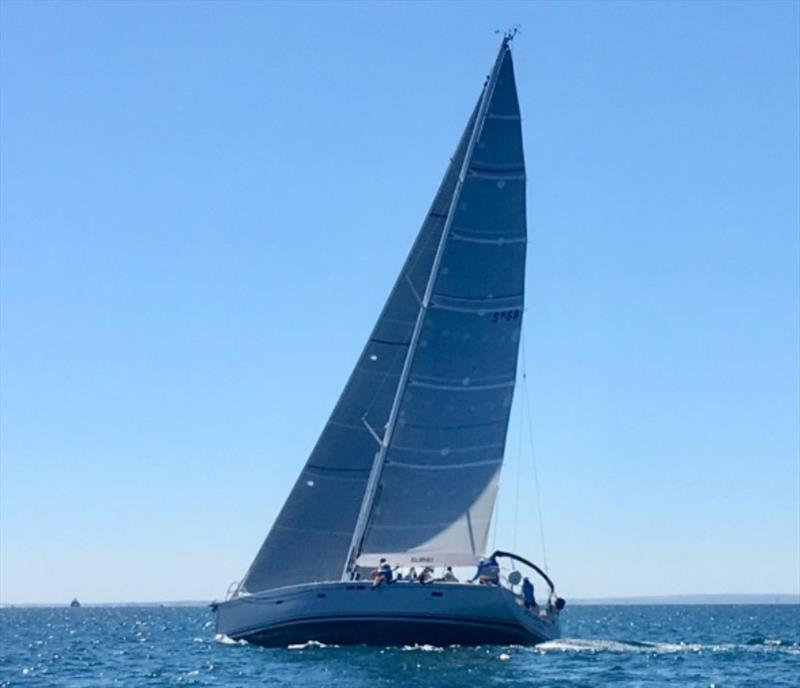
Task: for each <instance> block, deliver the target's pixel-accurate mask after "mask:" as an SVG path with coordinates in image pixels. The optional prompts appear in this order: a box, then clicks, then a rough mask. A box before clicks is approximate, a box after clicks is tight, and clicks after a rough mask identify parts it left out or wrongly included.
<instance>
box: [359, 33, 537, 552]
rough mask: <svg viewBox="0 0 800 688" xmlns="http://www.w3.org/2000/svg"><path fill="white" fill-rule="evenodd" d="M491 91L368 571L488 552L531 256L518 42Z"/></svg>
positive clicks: (388, 462) (370, 540)
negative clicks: (385, 561) (515, 60)
mask: <svg viewBox="0 0 800 688" xmlns="http://www.w3.org/2000/svg"><path fill="white" fill-rule="evenodd" d="M485 88H486V89H487V90H485V96H484V97H485V98H487V99H488V103H487V106H486V107H485V108H483V109H482V113H483V114H484V115H485V117H478V118H477V121H476V122H475V125H474V126H475V127H476V132H475V145H474V147H473V148H472V151H471V155H469V156H468V158H469V159H467V160H466V162H465V164H464V173H465V174H464V178H463V184H461V185H457V187H456V189H455V198H454V199H453V203H452V219H451V220H450V221H449V222H447V224H446V229H447V232H448V233H447V236H446V238H445V241H444V243H443V244H442V247H441V256H440V258H441V259H440V262H439V264H438V270H436V271H435V274H433V275H432V278H431V279H432V291H431V293H430V296H431V299H430V303H429V305H428V307H427V308H426V309H425V311H424V313H423V314H422V318H421V327H420V330H419V336H418V340H417V346H416V348H415V350H413V351H410V352H409V356H410V359H409V369H408V377H407V384H406V385H405V388H404V389H403V390H401V392H400V396H399V397H398V400H399V407H398V413H397V415H396V417H397V421H396V425H395V427H394V428H393V429H392V432H391V433H389V435H388V437H389V443H388V447H387V450H386V452H385V458H384V462H383V465H382V467H381V474H380V481H379V486H378V490H377V492H376V494H375V497H374V501H373V503H372V511H371V513H370V517H369V521H368V524H367V529H366V534H365V537H364V539H363V542H362V544H361V548H360V557H359V559H358V563H359V564H361V565H372V564H374V563H376V562H377V560H378V558H379V557H381V556H387V557H389V560H390V561H391V562H392V563H401V564H408V563H415V562H426V563H432V564H436V565H446V564H451V565H463V564H469V563H473V562H475V561H476V559H477V558H478V557H480V556H481V555H482V554H483V553H484V551H485V548H486V541H487V536H488V531H489V523H490V519H491V513H492V510H493V507H494V500H495V495H496V492H497V486H498V481H499V476H500V467H501V464H502V460H503V453H504V449H505V441H506V431H507V428H508V418H509V411H510V407H511V402H512V396H513V391H514V382H515V378H516V364H517V354H518V347H519V338H520V328H521V323H522V312H523V292H524V274H525V250H526V225H525V167H524V159H523V151H522V134H521V126H520V112H519V105H518V101H517V93H516V86H515V83H514V70H513V65H512V59H511V52H510V50H509V47H508V45H507V41H504V43H503V47H502V49H501V53H500V55H499V56H498V63H496V65H495V69H494V70H493V78H492V79H490V82H489V84H488V85H487V87H485ZM462 145H463V141H462ZM444 205H447V204H442V206H440V207H443V206H444ZM426 255H427V254H426ZM434 267H435V266H434ZM418 291H419V292H420V293H422V288H420V287H418ZM409 313H410V309H409ZM407 325H408V321H404V326H407ZM404 332H408V330H404ZM393 370H394V371H396V370H397V369H393Z"/></svg>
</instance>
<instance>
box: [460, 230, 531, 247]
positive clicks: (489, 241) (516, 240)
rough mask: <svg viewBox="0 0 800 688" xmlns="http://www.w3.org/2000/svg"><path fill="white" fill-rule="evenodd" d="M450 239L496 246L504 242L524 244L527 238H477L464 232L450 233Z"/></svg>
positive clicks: (502, 244) (503, 244)
mask: <svg viewBox="0 0 800 688" xmlns="http://www.w3.org/2000/svg"><path fill="white" fill-rule="evenodd" d="M450 238H451V239H456V240H457V241H466V242H467V243H470V244H496V245H497V246H505V245H506V244H525V243H527V242H528V240H527V239H526V238H525V237H519V238H516V237H515V238H513V239H506V238H505V237H500V238H498V239H478V238H477V237H468V236H465V235H464V234H454V233H451V234H450Z"/></svg>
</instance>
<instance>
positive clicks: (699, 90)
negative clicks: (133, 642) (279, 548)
mask: <svg viewBox="0 0 800 688" xmlns="http://www.w3.org/2000/svg"><path fill="white" fill-rule="evenodd" d="M798 7H799V6H798V3H796V2H772V3H770V2H758V3H748V2H732V3H716V2H698V3H681V2H669V3H647V2H632V3H613V2H603V3H588V2H586V3H568V2H564V3H547V2H542V3H520V4H515V3H507V4H504V3H467V4H461V3H435V4H426V3H421V2H420V3H408V4H391V3H375V4H369V3H365V4H336V3H332V2H331V3H327V2H326V3H320V4H311V3H305V4H276V3H242V4H237V3H233V2H226V3H219V4H210V3H209V4H203V3H166V2H157V3H155V2H154V3H141V4H133V3H130V4H129V3H123V2H114V3H91V4H80V3H73V2H69V3H67V2H64V3H46V2H31V3H16V2H8V1H6V2H2V3H0V20H1V21H2V35H1V36H0V38H1V40H0V46H1V47H0V56H1V57H2V72H1V74H0V77H1V79H2V81H1V82H0V86H1V88H0V105H1V106H2V111H1V113H0V114H1V120H2V121H1V122H0V124H1V130H0V134H1V141H0V145H1V148H0V152H1V154H2V157H1V158H0V192H1V194H2V195H1V197H0V201H1V204H0V205H1V207H0V220H1V221H2V245H1V246H0V248H1V249H2V251H1V258H2V283H1V285H0V286H2V294H1V297H0V298H1V301H0V306H1V310H0V325H1V326H2V327H1V332H0V363H1V364H2V369H1V371H0V372H1V378H0V382H1V383H2V387H1V396H0V430H1V433H0V437H1V441H2V444H1V445H0V448H1V449H2V455H1V456H2V469H1V472H0V517H1V520H0V536H1V538H2V539H1V541H0V548H1V549H0V600H2V601H3V602H20V601H53V602H63V601H66V600H69V599H71V598H72V596H73V595H77V596H78V597H79V598H81V599H82V600H87V601H119V600H167V599H188V598H211V597H215V596H219V595H221V594H223V593H224V591H225V588H226V587H227V585H228V583H229V582H230V581H232V580H234V579H236V578H239V577H240V576H241V575H242V574H243V572H244V570H245V569H246V567H247V566H248V564H249V562H250V560H251V558H252V556H253V555H254V554H255V552H256V549H257V548H258V546H259V545H260V543H261V541H262V539H263V537H264V535H265V533H266V532H267V529H268V528H269V526H270V525H271V523H272V520H273V518H274V517H275V515H276V513H277V511H278V509H279V508H280V506H281V504H282V502H283V499H284V498H285V497H286V495H287V493H288V491H289V489H290V487H291V485H292V483H293V481H294V480H295V477H296V475H297V473H298V471H299V469H300V467H301V466H302V464H303V463H304V461H305V459H306V457H307V454H308V452H309V450H310V448H311V447H312V445H313V443H314V441H315V440H316V438H317V435H318V433H319V431H320V429H321V428H322V426H323V424H324V422H325V420H326V418H327V415H328V413H329V412H330V410H331V408H332V406H333V403H334V402H335V400H336V398H337V396H338V394H339V391H340V389H341V387H342V385H343V384H344V381H345V380H346V378H347V376H348V374H349V371H350V368H351V366H352V365H353V363H354V361H355V359H356V357H357V356H358V353H359V352H360V350H361V347H362V345H363V343H364V340H365V337H366V336H367V334H368V332H369V330H370V329H371V327H372V323H373V321H374V319H375V317H376V316H377V314H378V312H379V310H380V308H381V306H382V303H383V300H384V298H385V296H386V294H387V292H388V290H389V288H390V286H391V284H392V282H393V281H394V278H395V276H396V273H397V272H398V270H399V268H400V265H401V263H402V261H403V259H404V257H405V254H406V252H407V250H408V248H409V247H410V245H411V242H412V240H413V237H414V236H415V234H416V231H417V229H418V226H419V224H420V221H421V219H422V218H423V216H424V213H425V212H426V210H427V207H428V204H429V202H430V199H431V198H432V195H433V193H434V190H435V188H436V185H437V183H438V180H439V177H440V175H441V174H442V172H443V170H444V167H445V164H446V161H447V159H448V156H449V155H450V153H451V152H452V150H453V148H454V146H455V143H456V139H457V137H458V135H459V134H460V132H461V129H462V127H463V125H464V122H465V120H466V117H467V115H468V114H469V111H470V109H471V107H472V105H473V104H474V101H475V98H476V97H477V94H478V92H479V90H480V87H481V85H482V83H483V79H484V76H485V74H486V73H487V71H488V69H489V67H490V65H491V62H492V59H493V57H494V54H495V51H496V48H497V43H498V37H497V36H496V35H494V33H493V30H494V29H496V28H505V27H508V26H510V25H512V24H514V23H520V24H521V25H522V29H523V31H522V34H521V35H520V36H519V37H518V38H517V40H516V45H515V60H516V67H517V74H518V87H519V92H520V99H521V107H522V111H523V117H524V136H525V146H526V154H527V161H528V175H529V187H528V194H529V231H530V234H531V246H530V252H529V272H528V304H529V307H528V312H527V323H526V340H527V344H526V348H527V360H528V368H529V378H530V388H531V394H532V397H533V406H534V423H535V444H536V452H537V457H538V462H539V470H540V477H541V480H542V483H543V488H544V494H543V511H544V517H545V528H546V535H547V538H548V559H549V564H550V570H551V573H552V574H553V575H554V577H555V578H556V580H557V582H558V585H559V588H560V592H561V593H562V594H563V595H565V596H567V597H570V596H572V597H576V596H594V595H624V594H631V595H633V594H667V593H714V592H793V591H794V592H797V591H798V585H799V584H798V580H800V437H799V434H800V431H799V430H798V423H799V421H798V418H800V391H799V388H800V369H799V368H800V363H799V360H800V334H799V333H800V308H799V307H798V292H799V291H800V268H799V263H800V243H799V241H798V231H799V230H798V226H799V225H800V199H799V198H798V188H799V185H800V153H799V152H798V151H799V148H800V141H799V134H798V128H799V124H798V118H799V113H800V85H799V84H798V78H799V77H798V74H800V64H799V59H800V58H798V55H799V54H800V29H799V28H798V27H799V26H800V13H799V10H798ZM516 423H517V414H516V412H515V413H514V420H513V424H514V425H516ZM509 437H510V438H511V441H510V443H509V451H508V452H507V459H508V462H509V465H508V466H507V469H506V472H505V475H504V488H503V490H502V491H501V503H500V510H499V529H498V534H497V544H498V546H499V545H505V546H511V544H512V540H513V528H512V524H513V512H514V509H513V501H514V500H513V494H514V483H515V471H516V469H515V462H516V461H517V456H518V454H517V449H516V439H515V438H516V437H517V434H516V429H515V427H514V426H512V428H511V433H510V435H509ZM523 460H524V461H525V470H524V471H523V474H522V475H523V482H522V494H523V498H522V502H523V503H522V508H521V515H520V524H521V525H520V533H519V534H518V538H517V549H518V550H519V551H520V552H521V553H522V554H527V555H528V556H531V557H533V558H536V559H541V552H540V546H539V538H538V534H537V526H536V520H535V513H536V510H535V505H534V500H533V497H532V495H533V492H532V488H531V485H532V482H531V471H530V470H529V468H528V466H529V461H530V458H529V457H528V456H527V454H526V455H525V457H524V459H523Z"/></svg>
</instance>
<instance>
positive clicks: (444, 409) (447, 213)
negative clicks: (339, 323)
mask: <svg viewBox="0 0 800 688" xmlns="http://www.w3.org/2000/svg"><path fill="white" fill-rule="evenodd" d="M513 34H514V32H510V33H509V34H507V35H506V36H505V38H504V39H503V42H502V45H501V46H500V51H499V53H498V55H497V59H496V61H495V63H494V67H493V69H492V71H491V74H490V75H489V78H488V79H487V80H486V81H485V83H484V86H483V90H482V91H481V94H480V98H479V99H478V103H477V105H476V106H475V109H474V111H473V113H472V115H471V117H470V118H469V121H468V123H467V127H466V130H465V131H464V134H463V136H462V138H461V141H460V143H459V145H458V147H457V148H456V152H455V154H454V156H453V158H452V161H451V164H450V167H449V168H448V170H447V172H446V174H445V177H444V179H443V181H442V184H441V186H440V187H439V191H438V193H437V195H436V197H435V199H434V202H433V205H432V206H431V209H430V211H429V212H428V215H427V216H426V218H425V220H424V222H423V225H422V229H421V230H420V233H419V236H418V238H417V241H416V243H415V244H414V246H413V248H412V249H411V254H410V256H409V258H408V260H407V261H406V264H405V266H404V267H403V270H402V272H401V274H400V277H399V278H398V280H397V282H396V283H395V286H394V289H393V290H392V292H391V294H390V296H389V300H388V301H387V303H386V306H385V307H384V310H383V312H382V313H381V315H380V317H379V319H378V322H377V324H376V325H375V329H374V330H373V332H372V335H371V336H370V338H369V340H368V341H367V345H366V347H365V348H364V351H363V353H362V355H361V357H360V359H359V361H358V363H357V365H356V367H355V370H354V371H353V373H352V375H351V377H350V380H349V381H348V383H347V385H346V387H345V389H344V392H343V393H342V396H341V398H340V399H339V402H338V404H337V405H336V407H335V409H334V411H333V414H332V415H331V418H330V420H329V421H328V424H327V425H326V427H325V429H324V430H323V432H322V435H321V437H320V438H319V441H318V442H317V444H316V446H315V448H314V450H313V451H312V453H311V457H310V458H309V460H308V462H307V463H306V466H305V468H304V469H303V472H302V473H301V475H300V478H299V479H298V481H297V483H296V484H295V486H294V489H293V490H292V492H291V494H290V495H289V498H288V500H287V501H286V503H285V505H284V507H283V509H282V510H281V512H280V514H279V515H278V518H277V520H276V521H275V523H274V525H273V527H272V530H271V531H270V533H269V535H268V536H267V539H266V540H265V542H264V544H263V545H262V547H261V550H260V551H259V552H258V554H257V555H256V558H255V560H254V561H253V564H252V565H251V566H250V569H249V570H248V572H247V574H246V575H245V578H244V580H243V581H242V582H241V583H240V584H238V585H237V586H236V588H235V590H232V595H229V599H227V600H226V601H224V602H216V603H214V604H212V608H213V609H214V610H215V611H216V612H217V633H219V634H220V635H226V636H228V637H229V638H232V639H233V640H239V639H244V640H246V641H249V642H252V643H255V644H259V645H265V646H286V645H289V644H297V643H304V642H306V641H311V640H315V641H320V642H324V643H327V644H368V645H413V644H432V645H451V644H460V645H479V644H512V643H513V644H524V645H532V644H536V643H541V642H545V641H547V640H551V639H553V638H557V637H559V634H560V629H559V612H560V611H561V609H562V608H563V607H564V601H563V600H562V599H561V598H559V597H557V596H556V594H555V586H554V584H553V582H552V580H550V578H549V577H548V576H547V574H546V573H545V572H544V571H542V570H541V569H540V568H539V567H538V566H536V565H535V564H533V563H532V562H530V561H528V560H527V559H524V558H522V557H520V556H518V555H516V554H513V553H511V552H504V551H499V550H498V551H495V552H494V554H493V555H492V556H491V557H490V559H489V560H486V561H485V562H484V563H485V564H486V565H487V567H488V565H489V564H491V567H494V570H496V571H497V573H494V574H493V576H492V577H489V576H487V577H486V580H485V581H484V580H483V579H482V582H485V583H486V584H484V585H480V584H473V585H470V584H469V583H464V582H461V583H459V582H457V580H456V579H455V578H446V577H443V578H439V579H436V580H435V581H433V582H431V584H430V585H427V584H425V585H423V584H420V583H419V582H414V580H413V578H412V580H408V578H404V579H403V580H401V581H399V582H397V583H396V584H394V583H393V584H387V585H376V586H373V585H370V583H369V582H366V581H365V580H364V578H365V577H368V576H369V575H370V572H371V571H372V569H373V567H375V566H378V565H380V564H385V563H386V562H387V561H388V563H389V564H393V565H399V566H403V567H408V568H410V567H415V566H419V567H423V566H424V567H425V568H426V571H433V569H434V567H439V568H441V569H445V568H446V567H463V566H474V565H476V564H478V562H479V560H481V559H482V558H484V557H485V556H486V551H487V550H486V545H487V539H488V534H489V525H490V522H491V516H492V511H493V509H494V505H495V495H496V493H497V488H498V483H499V479H500V468H501V465H502V463H503V453H504V450H505V444H506V433H507V429H508V419H509V412H510V408H511V401H512V397H513V392H514V386H515V381H516V371H517V353H518V349H519V342H520V335H521V332H520V328H521V323H522V314H523V307H524V283H525V279H524V278H525V249H526V242H527V235H526V222H525V162H524V158H523V152H522V131H521V118H520V111H519V104H518V101H517V90H516V84H515V81H514V68H513V65H512V60H511V46H510V42H511V39H512V38H513ZM496 557H500V558H503V559H505V561H507V562H509V564H510V567H511V569H512V570H511V571H510V572H509V573H507V574H500V573H499V569H500V566H499V564H498V563H497V561H496ZM520 565H521V566H523V567H525V568H527V569H528V570H530V571H531V572H532V573H534V574H538V575H539V577H540V578H541V579H542V580H543V581H544V582H545V583H546V585H547V589H548V597H549V600H548V603H547V605H546V608H544V609H539V608H538V607H537V606H536V605H535V604H534V602H533V599H532V598H533V589H532V587H530V588H529V590H530V593H529V595H530V597H528V598H525V597H523V595H522V594H521V592H520V587H519V586H520V585H521V583H522V582H523V581H522V576H521V574H520V571H519V570H517V566H520ZM449 570H450V569H448V571H449ZM487 570H488V569H487ZM450 575H451V576H452V573H451V574H450ZM387 578H389V576H388V575H387ZM473 580H474V579H473ZM525 584H526V585H530V583H529V582H528V581H527V580H526V581H525Z"/></svg>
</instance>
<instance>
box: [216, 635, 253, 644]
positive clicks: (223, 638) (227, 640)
mask: <svg viewBox="0 0 800 688" xmlns="http://www.w3.org/2000/svg"><path fill="white" fill-rule="evenodd" d="M214 642H217V643H219V644H220V645H247V641H246V640H234V639H233V638H231V637H230V636H227V635H225V634H224V633H217V634H216V635H215V636H214Z"/></svg>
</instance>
